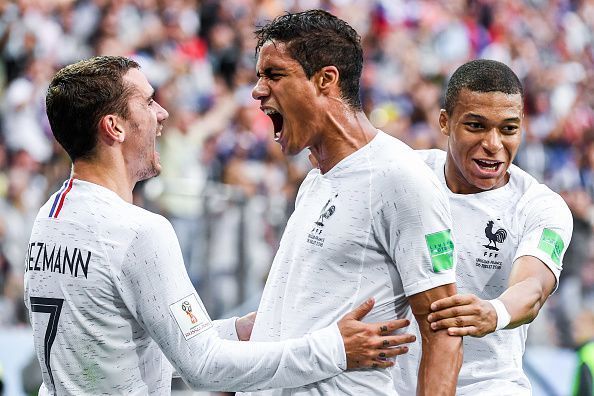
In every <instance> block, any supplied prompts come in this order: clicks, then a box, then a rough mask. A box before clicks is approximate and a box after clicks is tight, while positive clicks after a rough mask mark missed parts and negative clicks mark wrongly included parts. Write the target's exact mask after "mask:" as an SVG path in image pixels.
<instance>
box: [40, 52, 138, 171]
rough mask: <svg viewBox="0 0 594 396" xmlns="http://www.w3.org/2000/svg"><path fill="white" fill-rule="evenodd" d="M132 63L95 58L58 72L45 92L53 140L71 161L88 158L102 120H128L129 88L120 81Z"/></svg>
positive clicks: (114, 57) (130, 61)
mask: <svg viewBox="0 0 594 396" xmlns="http://www.w3.org/2000/svg"><path fill="white" fill-rule="evenodd" d="M132 68H140V66H139V65H138V63H136V62H135V61H133V60H131V59H128V58H124V57H121V56H97V57H94V58H90V59H86V60H82V61H79V62H77V63H74V64H71V65H68V66H66V67H64V68H63V69H61V70H60V71H58V72H57V73H56V75H55V76H54V78H53V79H52V81H51V82H50V85H49V88H48V89H47V96H46V98H45V104H46V112H47V117H48V119H49V122H50V126H51V128H52V132H53V134H54V137H55V138H56V140H57V141H58V143H60V144H61V145H62V147H64V150H66V152H67V153H68V155H69V156H70V159H72V161H75V160H76V159H79V158H82V159H89V158H91V157H92V156H93V155H94V153H95V148H96V145H97V127H98V125H99V121H100V120H101V118H102V117H104V116H105V115H107V114H117V115H119V116H121V117H124V118H128V117H129V109H128V99H129V98H130V95H131V93H132V87H131V86H129V85H128V84H126V83H125V82H124V80H123V76H124V74H126V72H128V70H130V69H132Z"/></svg>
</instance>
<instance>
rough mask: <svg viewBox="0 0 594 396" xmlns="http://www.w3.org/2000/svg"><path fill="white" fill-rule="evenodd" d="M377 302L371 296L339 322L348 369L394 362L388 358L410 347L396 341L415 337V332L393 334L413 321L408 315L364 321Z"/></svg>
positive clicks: (389, 364) (387, 365)
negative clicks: (375, 321) (372, 321)
mask: <svg viewBox="0 0 594 396" xmlns="http://www.w3.org/2000/svg"><path fill="white" fill-rule="evenodd" d="M374 304H375V302H374V300H373V299H369V300H367V301H366V302H364V303H363V304H361V305H359V306H358V307H357V308H355V309H354V310H352V311H351V312H349V313H348V314H346V315H345V316H343V317H342V319H340V321H339V322H338V329H339V330H340V334H341V335H342V340H343V342H344V349H345V351H346V358H347V369H356V368H369V367H371V368H386V367H391V366H393V365H394V362H393V361H391V360H389V358H394V357H396V356H398V355H402V354H404V353H406V352H408V347H406V346H399V347H396V348H394V347H395V346H397V345H401V344H405V343H409V342H413V341H415V339H416V337H415V336H414V335H412V334H399V335H391V334H392V332H393V331H394V330H397V329H401V328H403V327H406V326H408V325H409V324H410V322H409V321H408V320H406V319H397V320H391V321H389V322H383V323H363V322H361V319H362V318H363V317H364V316H365V315H367V314H368V313H369V311H371V308H373V305H374Z"/></svg>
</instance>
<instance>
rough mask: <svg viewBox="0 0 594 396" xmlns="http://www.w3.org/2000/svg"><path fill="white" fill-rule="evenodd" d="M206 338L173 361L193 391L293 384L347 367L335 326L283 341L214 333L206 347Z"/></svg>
mask: <svg viewBox="0 0 594 396" xmlns="http://www.w3.org/2000/svg"><path fill="white" fill-rule="evenodd" d="M204 343H205V342H204V341H202V342H201V343H200V344H202V345H201V346H198V343H192V345H190V348H188V350H187V351H185V352H186V353H183V355H185V356H184V357H183V358H182V359H179V360H175V359H174V360H173V361H172V363H173V364H174V366H175V367H176V368H177V371H178V373H179V374H180V375H181V377H182V378H183V379H184V381H185V382H186V383H187V384H188V385H190V387H191V388H192V389H194V390H221V391H254V390H261V389H273V388H294V387H298V386H302V385H306V384H309V383H311V382H316V381H320V380H323V379H326V378H329V377H332V376H334V375H336V374H339V373H341V372H342V371H343V370H344V369H345V368H346V360H345V357H344V348H343V345H342V338H341V337H340V333H339V332H338V329H337V328H336V327H334V328H326V329H322V330H319V331H317V332H314V333H312V334H311V335H308V336H306V337H303V338H299V339H293V340H287V341H283V342H232V341H226V340H221V339H218V338H215V337H212V338H210V339H209V340H208V341H206V343H208V345H207V346H206V347H204ZM194 347H196V348H194ZM177 355H179V354H177Z"/></svg>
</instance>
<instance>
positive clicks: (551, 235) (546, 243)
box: [538, 228, 565, 267]
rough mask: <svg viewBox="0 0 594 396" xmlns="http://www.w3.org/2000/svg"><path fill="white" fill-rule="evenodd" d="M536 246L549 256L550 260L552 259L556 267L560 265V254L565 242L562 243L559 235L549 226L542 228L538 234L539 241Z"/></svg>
mask: <svg viewBox="0 0 594 396" xmlns="http://www.w3.org/2000/svg"><path fill="white" fill-rule="evenodd" d="M538 248H539V249H540V250H542V251H543V252H545V253H546V254H547V255H548V256H549V257H550V258H551V260H553V262H554V263H555V264H556V265H557V267H561V254H562V253H563V249H564V248H565V244H564V243H563V239H562V238H561V235H559V234H557V233H556V232H555V231H553V230H551V229H550V228H545V229H544V230H542V235H541V236H540V241H539V242H538Z"/></svg>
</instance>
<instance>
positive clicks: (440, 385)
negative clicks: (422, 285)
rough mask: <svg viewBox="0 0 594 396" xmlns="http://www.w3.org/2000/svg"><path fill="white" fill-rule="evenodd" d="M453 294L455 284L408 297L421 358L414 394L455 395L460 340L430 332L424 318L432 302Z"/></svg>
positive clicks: (443, 332) (442, 333) (460, 356)
mask: <svg viewBox="0 0 594 396" xmlns="http://www.w3.org/2000/svg"><path fill="white" fill-rule="evenodd" d="M455 293H456V285H455V284H453V283H451V284H447V285H443V286H439V287H436V288H433V289H430V290H427V291H425V292H421V293H418V294H415V295H413V296H411V297H410V305H411V307H412V311H413V313H414V315H415V317H416V319H417V322H418V323H419V330H420V333H421V339H422V348H423V349H422V351H423V352H422V357H421V364H420V366H419V374H418V380H417V395H454V394H455V393H456V383H457V381H458V373H459V372H460V367H462V338H461V337H457V336H450V335H448V333H447V331H445V330H438V331H432V330H431V328H430V326H429V322H428V321H427V316H428V315H429V313H430V306H431V303H432V302H434V301H436V300H439V299H441V298H444V297H448V296H451V295H453V294H455Z"/></svg>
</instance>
